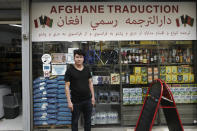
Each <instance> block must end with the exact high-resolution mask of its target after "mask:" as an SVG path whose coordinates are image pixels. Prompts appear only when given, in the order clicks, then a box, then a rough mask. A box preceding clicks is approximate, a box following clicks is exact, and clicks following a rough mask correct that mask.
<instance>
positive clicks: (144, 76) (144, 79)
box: [141, 75, 148, 84]
mask: <svg viewBox="0 0 197 131" xmlns="http://www.w3.org/2000/svg"><path fill="white" fill-rule="evenodd" d="M147 81H148V78H147V75H142V82H141V83H142V84H147Z"/></svg>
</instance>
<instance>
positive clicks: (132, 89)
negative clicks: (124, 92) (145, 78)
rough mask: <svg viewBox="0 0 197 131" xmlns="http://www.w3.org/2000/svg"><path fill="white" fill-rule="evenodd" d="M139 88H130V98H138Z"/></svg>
mask: <svg viewBox="0 0 197 131" xmlns="http://www.w3.org/2000/svg"><path fill="white" fill-rule="evenodd" d="M136 89H137V88H129V96H130V97H131V96H138V94H137V91H136Z"/></svg>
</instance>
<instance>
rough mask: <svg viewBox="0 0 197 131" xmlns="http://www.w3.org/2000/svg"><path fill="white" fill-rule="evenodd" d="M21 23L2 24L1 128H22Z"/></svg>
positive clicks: (0, 39) (0, 73) (0, 29)
mask: <svg viewBox="0 0 197 131" xmlns="http://www.w3.org/2000/svg"><path fill="white" fill-rule="evenodd" d="M21 45H22V44H21V25H17V24H0V63H1V64H0V70H1V71H0V130H22V57H21Z"/></svg>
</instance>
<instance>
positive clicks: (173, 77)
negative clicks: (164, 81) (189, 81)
mask: <svg viewBox="0 0 197 131" xmlns="http://www.w3.org/2000/svg"><path fill="white" fill-rule="evenodd" d="M177 82H178V81H177V75H172V83H177Z"/></svg>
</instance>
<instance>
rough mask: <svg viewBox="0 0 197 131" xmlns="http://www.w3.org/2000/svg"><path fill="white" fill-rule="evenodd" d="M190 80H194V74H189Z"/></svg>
mask: <svg viewBox="0 0 197 131" xmlns="http://www.w3.org/2000/svg"><path fill="white" fill-rule="evenodd" d="M189 82H194V74H189Z"/></svg>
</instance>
